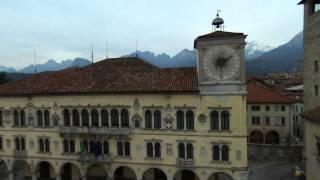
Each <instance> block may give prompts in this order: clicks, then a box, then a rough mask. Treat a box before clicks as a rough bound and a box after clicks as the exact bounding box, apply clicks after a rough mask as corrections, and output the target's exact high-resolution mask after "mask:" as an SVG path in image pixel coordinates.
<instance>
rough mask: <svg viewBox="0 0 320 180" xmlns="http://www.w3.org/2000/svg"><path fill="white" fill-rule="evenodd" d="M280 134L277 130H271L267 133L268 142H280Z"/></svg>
mask: <svg viewBox="0 0 320 180" xmlns="http://www.w3.org/2000/svg"><path fill="white" fill-rule="evenodd" d="M279 141H280V140H279V134H278V133H277V132H276V131H269V132H268V133H267V134H266V144H279Z"/></svg>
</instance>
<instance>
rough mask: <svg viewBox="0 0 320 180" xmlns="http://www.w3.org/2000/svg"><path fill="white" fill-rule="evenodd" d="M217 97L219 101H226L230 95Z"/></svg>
mask: <svg viewBox="0 0 320 180" xmlns="http://www.w3.org/2000/svg"><path fill="white" fill-rule="evenodd" d="M216 99H217V101H218V102H224V101H227V100H228V97H226V96H216Z"/></svg>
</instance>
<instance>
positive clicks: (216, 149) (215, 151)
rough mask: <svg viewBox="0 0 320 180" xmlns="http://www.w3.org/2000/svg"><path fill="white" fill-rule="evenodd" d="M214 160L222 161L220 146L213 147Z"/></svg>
mask: <svg viewBox="0 0 320 180" xmlns="http://www.w3.org/2000/svg"><path fill="white" fill-rule="evenodd" d="M212 159H213V160H214V161H219V160H220V147H219V146H218V145H213V147H212Z"/></svg>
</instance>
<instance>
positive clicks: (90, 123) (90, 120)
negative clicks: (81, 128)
mask: <svg viewBox="0 0 320 180" xmlns="http://www.w3.org/2000/svg"><path fill="white" fill-rule="evenodd" d="M91 126H92V118H91V111H89V127H91Z"/></svg>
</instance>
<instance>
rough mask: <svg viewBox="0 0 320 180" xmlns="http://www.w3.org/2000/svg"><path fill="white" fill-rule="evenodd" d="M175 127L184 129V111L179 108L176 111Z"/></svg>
mask: <svg viewBox="0 0 320 180" xmlns="http://www.w3.org/2000/svg"><path fill="white" fill-rule="evenodd" d="M177 129H184V112H183V111H181V110H179V111H178V112H177Z"/></svg>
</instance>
